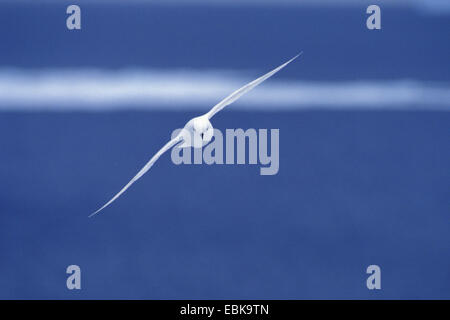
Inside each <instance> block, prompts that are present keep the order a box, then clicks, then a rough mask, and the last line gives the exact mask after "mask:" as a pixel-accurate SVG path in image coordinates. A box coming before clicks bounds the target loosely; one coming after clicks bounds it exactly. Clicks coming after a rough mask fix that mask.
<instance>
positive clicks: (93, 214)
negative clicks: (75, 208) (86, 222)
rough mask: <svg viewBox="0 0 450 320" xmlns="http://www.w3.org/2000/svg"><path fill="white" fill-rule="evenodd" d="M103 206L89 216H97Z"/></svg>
mask: <svg viewBox="0 0 450 320" xmlns="http://www.w3.org/2000/svg"><path fill="white" fill-rule="evenodd" d="M102 209H103V208H100V209H98V210H97V211H95V212H93V213H91V214H90V215H89V216H88V218H92V217H93V216H95V215H96V214H97V213H99V212H100V211H101V210H102Z"/></svg>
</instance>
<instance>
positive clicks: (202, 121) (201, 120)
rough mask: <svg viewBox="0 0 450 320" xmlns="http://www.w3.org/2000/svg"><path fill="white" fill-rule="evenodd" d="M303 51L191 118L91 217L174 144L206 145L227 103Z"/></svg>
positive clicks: (185, 145)
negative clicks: (219, 113)
mask: <svg viewBox="0 0 450 320" xmlns="http://www.w3.org/2000/svg"><path fill="white" fill-rule="evenodd" d="M300 54H301V53H299V54H298V55H296V56H295V57H293V58H292V59H290V60H289V61H287V62H285V63H284V64H282V65H281V66H279V67H277V68H275V69H273V70H272V71H270V72H268V73H266V74H265V75H263V76H262V77H259V78H258V79H256V80H253V81H252V82H250V83H248V84H246V85H245V86H243V87H242V88H240V89H238V90H236V91H234V92H233V93H232V94H230V95H229V96H228V97H226V98H225V99H223V100H222V101H220V102H219V103H218V104H216V105H215V106H214V107H212V108H211V110H210V111H208V112H207V113H205V114H204V115H201V116H199V117H195V118H193V119H191V120H189V121H188V122H187V123H186V125H185V126H184V128H183V129H182V130H181V131H180V133H179V134H178V135H177V136H176V137H175V138H173V139H172V140H170V141H169V142H167V143H166V144H165V145H164V146H163V147H162V148H161V149H160V150H159V151H158V152H157V153H156V154H155V155H154V156H153V157H152V158H151V159H150V160H149V161H148V162H147V164H146V165H145V166H144V167H143V168H142V169H141V170H140V171H139V172H138V173H137V175H136V176H134V178H133V179H131V180H130V182H128V184H127V185H126V186H125V187H123V188H122V189H121V190H120V191H119V192H118V193H117V194H116V195H115V196H114V197H113V198H112V199H111V200H109V201H108V202H107V203H106V204H105V205H103V206H102V207H101V208H100V209H98V210H97V211H95V212H94V213H92V214H91V215H90V216H89V217H92V216H93V215H95V214H97V213H99V212H100V211H102V210H103V209H104V208H106V207H107V206H109V205H110V204H111V203H112V202H114V201H115V200H116V199H117V198H118V197H119V196H120V195H121V194H122V193H124V192H125V191H126V190H127V189H128V188H129V187H130V186H131V185H132V184H133V183H134V182H136V181H137V180H138V179H139V178H141V177H142V176H143V175H144V174H145V173H146V172H147V171H148V170H149V169H150V168H151V167H152V166H153V164H154V163H155V162H156V160H158V159H159V157H160V156H161V155H162V154H164V153H165V152H166V151H167V150H169V149H170V148H172V147H173V146H175V145H177V144H178V145H177V147H179V148H187V147H194V148H201V147H203V146H204V145H206V144H207V143H208V142H210V141H211V139H212V137H213V135H214V129H213V126H212V124H211V122H210V119H211V118H212V117H213V116H214V115H215V114H216V113H218V112H219V111H220V110H222V109H223V108H225V107H226V106H227V105H229V104H231V103H233V102H234V101H236V100H237V99H239V98H240V97H241V96H242V95H244V94H245V93H247V92H248V91H250V90H252V89H253V88H254V87H256V86H257V85H258V84H260V83H261V82H263V81H264V80H266V79H268V78H270V77H271V76H272V75H274V74H275V73H277V72H278V71H280V70H281V69H283V68H284V67H285V66H286V65H288V64H289V63H290V62H292V61H293V60H295V59H296V58H297V57H298V56H299V55H300Z"/></svg>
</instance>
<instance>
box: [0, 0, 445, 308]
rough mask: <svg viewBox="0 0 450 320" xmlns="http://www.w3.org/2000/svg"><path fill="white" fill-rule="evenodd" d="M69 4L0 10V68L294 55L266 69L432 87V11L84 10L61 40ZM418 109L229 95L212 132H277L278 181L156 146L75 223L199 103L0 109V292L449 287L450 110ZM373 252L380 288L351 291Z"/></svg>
mask: <svg viewBox="0 0 450 320" xmlns="http://www.w3.org/2000/svg"><path fill="white" fill-rule="evenodd" d="M68 4H69V3H64V2H61V3H51V4H30V3H28V4H27V5H23V4H12V3H6V4H2V5H1V10H0V37H1V39H2V47H3V48H2V50H1V51H0V58H1V59H0V66H1V67H4V68H21V69H42V68H81V67H97V68H106V69H114V70H118V69H121V68H129V67H134V68H160V69H173V68H192V69H200V70H202V69H204V70H210V69H233V70H239V69H244V70H259V71H260V72H261V71H262V72H264V71H266V68H267V66H268V65H276V64H277V63H278V62H280V61H283V60H284V59H285V58H288V57H290V56H292V55H293V54H295V53H296V52H298V51H300V50H303V51H304V55H303V56H302V61H301V62H299V63H298V64H297V65H295V66H294V67H292V68H287V69H286V70H284V71H283V73H280V74H279V75H277V77H279V78H280V79H283V78H284V79H304V80H315V81H336V82H337V81H341V80H359V79H377V80H388V79H416V80H421V81H425V82H427V81H428V82H440V83H447V82H448V81H449V73H448V70H449V69H448V57H449V56H450V55H449V54H450V44H449V43H448V41H445V39H448V35H449V30H450V29H448V23H449V16H448V15H438V16H430V15H425V14H422V13H420V12H417V11H414V10H412V9H400V8H389V9H387V10H384V11H383V29H382V30H381V31H379V32H371V31H368V30H367V29H366V28H365V18H366V15H365V8H364V7H362V6H361V7H358V6H356V7H348V8H347V7H346V8H334V9H333V8H317V7H315V8H308V7H298V8H286V7H273V8H271V7H267V6H265V7H253V6H236V7H211V6H207V7H205V6H177V5H174V6H156V5H155V6H139V5H133V6H121V5H115V6H105V5H99V4H92V5H88V4H87V3H84V4H83V2H82V10H83V26H82V30H81V31H80V32H71V31H68V30H67V29H66V28H65V18H66V15H65V8H66V7H67V5H68ZM261 88H262V87H261ZM220 98H221V97H218V100H219V99H220ZM204 107H205V108H208V107H209V106H204ZM124 108H125V109H126V106H124ZM427 108H428V106H427V105H423V106H421V108H420V109H421V110H417V111H379V110H378V111H339V110H338V111H291V112H287V111H284V112H277V111H276V110H272V111H267V112H237V111H233V108H232V106H231V107H229V108H228V109H226V110H224V112H223V113H220V114H219V115H217V116H216V117H215V118H214V119H213V125H214V126H215V127H217V128H219V129H221V130H225V129H226V128H243V129H247V128H279V129H280V171H279V173H278V174H277V175H274V176H261V175H259V166H258V165H211V166H209V165H179V166H176V165H174V164H173V163H172V162H171V161H170V154H165V155H164V156H162V157H161V159H160V160H159V161H158V162H157V163H156V164H155V166H154V167H153V168H152V169H151V171H150V172H148V173H147V174H146V175H145V176H144V177H143V178H142V179H141V180H140V181H139V182H137V183H136V184H135V185H133V187H132V188H130V189H129V190H128V191H127V193H126V194H124V195H123V196H122V197H121V198H120V199H119V200H118V201H116V202H115V203H114V204H113V205H112V206H111V207H109V208H108V209H107V210H105V211H104V212H102V214H101V215H99V216H97V217H95V218H91V219H89V218H87V216H88V215H89V214H90V213H92V212H93V211H94V210H96V209H97V208H98V207H99V206H101V205H102V204H104V202H105V201H107V200H108V199H110V197H111V196H112V195H114V194H115V192H117V191H118V190H119V189H120V188H121V187H122V186H123V185H124V184H125V183H126V182H127V181H128V180H129V179H130V178H131V177H132V176H134V175H135V174H136V172H137V171H138V170H139V169H140V168H141V167H142V166H143V164H144V163H145V162H146V161H147V160H148V159H149V158H150V157H151V156H152V155H153V154H154V152H155V151H157V150H158V149H159V147H160V146H162V145H163V144H164V143H165V142H166V141H167V139H169V136H170V133H171V132H172V130H173V129H175V128H179V127H181V126H183V125H184V123H185V122H186V121H187V120H188V119H190V118H192V117H193V116H196V115H197V113H195V112H192V111H189V110H185V111H179V112H162V111H147V112H142V111H133V110H129V111H122V112H101V113H89V112H76V111H72V112H61V113H58V112H16V111H14V109H13V108H11V110H10V111H4V112H1V113H0V181H1V183H0V298H2V299H12V298H21V299H36V298H39V299H50V298H57V299H85V298H87V299H94V298H97V299H99V298H100V299H106V298H124V299H202V298H205V299H221V298H224V299H303V298H306V299H311V298H316V299H328V298H332V299H342V298H344V299H346V298H355V299H383V298H384V299H397V298H406V299H416V298H422V299H432V298H437V299H443V298H446V299H448V298H450V272H449V270H450V257H449V253H450V235H449V219H448V217H449V216H448V214H449V209H448V208H449V201H448V200H449V197H448V182H449V178H450V168H449V163H450V162H449V159H450V150H449V148H448V133H449V131H448V130H449V121H450V113H448V112H445V111H442V112H437V111H427ZM205 110H206V109H205ZM62 111H63V110H62ZM71 264H76V265H79V266H80V267H81V270H82V289H81V290H80V291H77V290H73V291H69V290H67V288H66V278H67V274H66V273H65V270H66V267H67V266H68V265H71ZM371 264H377V265H379V266H380V267H381V270H382V290H379V291H377V290H372V291H369V290H368V289H367V288H366V278H367V276H368V275H367V274H366V273H365V271H366V268H367V266H369V265H371Z"/></svg>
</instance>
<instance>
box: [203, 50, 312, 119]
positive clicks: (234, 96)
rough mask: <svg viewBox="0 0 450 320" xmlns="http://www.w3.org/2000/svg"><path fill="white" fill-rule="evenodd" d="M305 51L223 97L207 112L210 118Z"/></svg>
mask: <svg viewBox="0 0 450 320" xmlns="http://www.w3.org/2000/svg"><path fill="white" fill-rule="evenodd" d="M302 53H303V52H300V53H299V54H298V55H296V56H295V57H293V58H292V59H291V60H289V61H288V62H285V63H283V64H282V65H281V66H279V67H278V68H275V69H273V70H272V71H270V72H268V73H266V74H265V75H263V76H262V77H259V78H258V79H256V80H253V81H252V82H250V83H248V84H246V85H245V86H243V87H242V88H240V89H238V90H236V91H234V92H233V93H232V94H230V95H229V96H228V97H226V98H225V99H223V100H222V101H220V102H219V103H218V104H216V105H215V106H214V107H212V109H211V110H209V112H208V113H207V114H206V115H207V116H208V119H211V118H212V117H213V116H214V115H215V114H216V113H217V112H219V111H220V110H222V109H223V108H225V107H226V106H227V105H229V104H232V103H233V102H234V101H236V100H237V99H239V98H240V97H241V96H243V95H244V94H245V93H247V92H249V91H250V90H252V89H253V88H254V87H256V86H257V85H258V84H260V83H261V82H263V81H264V80H266V79H269V78H270V77H271V76H273V75H274V74H275V73H277V72H278V71H280V70H281V69H283V68H284V67H285V66H287V65H288V64H289V63H291V62H292V61H294V60H295V59H296V58H297V57H298V56H299V55H301V54H302Z"/></svg>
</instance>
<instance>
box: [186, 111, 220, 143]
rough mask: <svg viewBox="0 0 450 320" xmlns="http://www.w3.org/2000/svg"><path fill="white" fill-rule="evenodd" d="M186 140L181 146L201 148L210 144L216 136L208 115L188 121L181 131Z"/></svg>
mask: <svg viewBox="0 0 450 320" xmlns="http://www.w3.org/2000/svg"><path fill="white" fill-rule="evenodd" d="M180 134H181V135H182V136H183V139H184V142H183V143H182V144H181V145H180V147H181V148H186V147H194V148H201V147H203V146H204V145H206V144H208V142H210V141H211V139H212V137H213V136H214V129H213V126H212V124H211V122H210V121H209V119H208V117H207V116H206V115H203V116H200V117H196V118H193V119H191V120H190V121H188V123H186V125H185V126H184V128H183V130H182V131H181V133H180Z"/></svg>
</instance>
